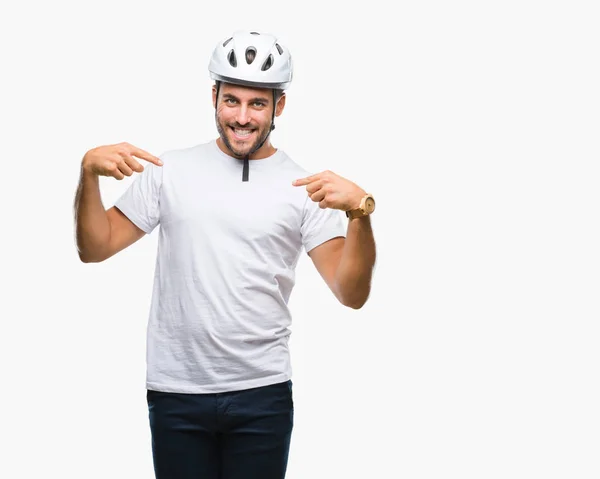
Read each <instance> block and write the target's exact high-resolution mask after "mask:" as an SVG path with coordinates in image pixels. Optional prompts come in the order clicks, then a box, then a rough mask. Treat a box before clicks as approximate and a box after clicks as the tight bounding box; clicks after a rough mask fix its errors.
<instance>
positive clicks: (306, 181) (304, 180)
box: [293, 174, 319, 186]
mask: <svg viewBox="0 0 600 479" xmlns="http://www.w3.org/2000/svg"><path fill="white" fill-rule="evenodd" d="M318 179H319V175H318V174H317V175H311V176H307V177H306V178H300V179H298V180H294V182H293V185H294V186H304V185H308V184H309V183H312V182H313V181H316V180H318Z"/></svg>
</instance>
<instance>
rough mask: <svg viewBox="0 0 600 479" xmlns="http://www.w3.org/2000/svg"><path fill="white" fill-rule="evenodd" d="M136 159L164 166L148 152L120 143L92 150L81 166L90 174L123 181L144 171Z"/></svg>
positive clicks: (86, 155) (85, 156)
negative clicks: (134, 173)
mask: <svg viewBox="0 0 600 479" xmlns="http://www.w3.org/2000/svg"><path fill="white" fill-rule="evenodd" d="M135 158H141V159H144V160H146V161H149V162H150V163H154V164H155V165H157V166H162V165H163V162H162V161H161V160H160V159H159V158H158V157H156V156H154V155H151V154H150V153H148V152H147V151H144V150H142V149H140V148H137V147H135V146H133V145H130V144H129V143H119V144H117V145H105V146H99V147H97V148H93V149H91V150H90V151H88V152H87V153H86V154H85V155H84V157H83V160H82V162H81V166H82V168H83V170H84V171H86V172H88V173H92V174H94V175H98V176H112V177H113V178H116V179H117V180H122V179H123V178H125V177H126V176H131V175H132V174H133V172H134V171H136V172H138V173H141V172H142V171H144V167H143V166H142V165H141V164H140V163H139V162H138V161H137V160H136V159H135Z"/></svg>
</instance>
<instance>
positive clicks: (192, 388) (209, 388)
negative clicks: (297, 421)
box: [146, 373, 291, 394]
mask: <svg viewBox="0 0 600 479" xmlns="http://www.w3.org/2000/svg"><path fill="white" fill-rule="evenodd" d="M289 379H291V375H290V374H286V373H283V374H277V375H275V376H269V377H266V378H259V379H252V380H249V381H236V382H235V383H232V382H228V383H218V384H209V385H203V386H199V385H187V386H186V385H183V386H182V385H176V384H163V383H157V382H154V381H146V389H150V390H152V391H160V392H166V393H183V394H206V393H223V392H231V391H242V390H244V389H252V388H258V387H261V386H270V385H271V384H278V383H283V382H285V381H288V380H289Z"/></svg>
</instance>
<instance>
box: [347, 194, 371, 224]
mask: <svg viewBox="0 0 600 479" xmlns="http://www.w3.org/2000/svg"><path fill="white" fill-rule="evenodd" d="M373 211H375V198H373V195H372V194H370V193H367V194H366V195H365V196H363V197H362V199H361V200H360V205H359V207H358V208H356V209H354V210H349V211H346V216H347V217H348V218H350V219H351V220H352V219H354V218H360V217H361V216H368V215H370V214H371V213H373Z"/></svg>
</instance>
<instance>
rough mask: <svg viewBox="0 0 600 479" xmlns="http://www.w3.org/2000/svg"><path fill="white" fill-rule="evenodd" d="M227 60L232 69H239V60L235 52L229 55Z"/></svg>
mask: <svg viewBox="0 0 600 479" xmlns="http://www.w3.org/2000/svg"><path fill="white" fill-rule="evenodd" d="M227 60H229V64H230V65H231V66H232V67H234V68H235V67H237V59H236V58H235V52H234V51H233V50H231V51H230V52H229V54H228V55H227Z"/></svg>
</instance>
